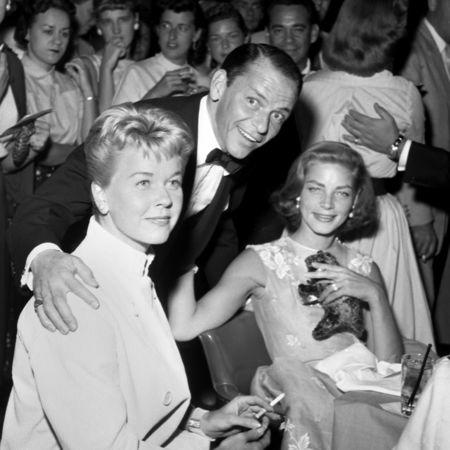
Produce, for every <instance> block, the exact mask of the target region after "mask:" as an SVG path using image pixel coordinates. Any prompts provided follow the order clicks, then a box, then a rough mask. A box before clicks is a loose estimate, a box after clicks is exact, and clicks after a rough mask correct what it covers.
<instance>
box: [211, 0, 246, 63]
mask: <svg viewBox="0 0 450 450" xmlns="http://www.w3.org/2000/svg"><path fill="white" fill-rule="evenodd" d="M206 25H207V28H206V30H207V33H206V36H207V38H206V39H207V40H206V42H207V46H208V51H209V66H210V69H215V68H216V67H217V66H220V65H221V64H222V63H223V61H224V59H225V58H226V57H227V55H228V54H229V53H230V52H232V51H233V50H234V49H235V48H236V47H239V46H240V45H242V44H244V43H245V42H246V39H247V29H246V27H245V23H244V19H243V18H242V16H241V15H240V14H239V13H238V12H237V10H236V9H234V8H233V6H231V5H230V4H228V3H219V4H218V5H216V6H213V7H211V8H210V9H209V10H208V12H207V14H206Z"/></svg>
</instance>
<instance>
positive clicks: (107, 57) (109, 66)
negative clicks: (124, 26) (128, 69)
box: [100, 37, 127, 72]
mask: <svg viewBox="0 0 450 450" xmlns="http://www.w3.org/2000/svg"><path fill="white" fill-rule="evenodd" d="M126 52H127V49H126V48H125V46H124V45H123V41H122V39H121V38H120V37H119V38H118V37H115V38H112V39H111V40H110V41H109V42H108V43H106V44H105V47H104V50H103V57H102V64H101V67H100V71H102V70H107V71H109V72H112V71H113V70H114V69H115V68H116V66H117V63H118V62H119V59H120V58H123V57H124V56H125V54H126Z"/></svg>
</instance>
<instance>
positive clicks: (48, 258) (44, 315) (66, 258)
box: [30, 249, 99, 334]
mask: <svg viewBox="0 0 450 450" xmlns="http://www.w3.org/2000/svg"><path fill="white" fill-rule="evenodd" d="M30 269H31V272H32V273H33V292H34V297H35V299H36V300H37V299H39V300H42V302H43V305H42V306H39V307H38V308H36V312H37V314H38V317H39V320H40V321H41V323H42V325H43V326H44V327H45V328H47V329H48V330H50V331H55V330H56V329H58V330H59V331H60V332H61V333H63V334H66V333H68V332H69V330H70V331H75V330H76V329H77V326H78V325H77V321H76V319H75V317H74V316H73V314H72V311H71V310H70V308H69V307H68V305H67V299H66V295H67V293H68V292H72V293H74V294H75V295H77V296H78V297H80V298H81V299H82V300H83V301H85V302H86V303H87V304H88V305H90V306H92V307H93V308H98V306H99V303H98V300H97V298H96V297H95V296H94V295H93V294H92V293H91V292H90V291H89V290H88V289H87V288H86V286H85V285H84V284H83V283H85V284H87V285H88V286H91V287H93V288H96V287H98V283H97V281H96V280H95V278H94V275H93V274H92V272H91V270H90V269H89V267H87V266H86V265H85V264H84V263H83V261H81V259H79V258H77V257H76V256H72V255H69V254H67V253H63V252H61V251H59V250H55V249H51V250H45V251H44V252H42V253H40V254H39V255H37V256H36V257H35V258H34V259H33V261H32V263H31V265H30Z"/></svg>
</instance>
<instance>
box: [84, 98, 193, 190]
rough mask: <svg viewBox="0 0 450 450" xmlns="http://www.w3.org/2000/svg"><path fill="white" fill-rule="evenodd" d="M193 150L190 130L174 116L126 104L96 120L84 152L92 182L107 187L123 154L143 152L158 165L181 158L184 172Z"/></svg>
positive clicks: (110, 110)
mask: <svg viewBox="0 0 450 450" xmlns="http://www.w3.org/2000/svg"><path fill="white" fill-rule="evenodd" d="M193 147H194V141H193V138H192V135H191V132H190V130H189V128H188V126H187V125H186V124H185V123H184V122H183V120H181V118H180V117H178V116H177V115H176V114H175V113H173V112H170V111H166V110H164V109H161V108H149V107H148V106H142V105H134V104H132V103H124V104H123V105H119V106H114V107H112V108H109V109H107V110H106V111H105V112H103V114H101V115H100V116H99V117H98V118H97V120H96V121H95V122H94V125H93V126H92V128H91V130H90V132H89V135H88V137H87V139H86V142H85V144H84V151H85V154H86V165H87V172H88V176H89V179H90V181H92V182H94V183H96V184H98V185H99V186H101V187H106V186H108V184H109V183H110V181H111V177H112V175H113V173H114V168H115V163H116V156H117V155H118V154H119V153H120V152H123V151H130V150H134V151H143V152H144V154H147V155H148V154H152V155H153V156H155V157H156V158H157V160H158V161H159V160H161V158H165V159H170V158H173V157H180V158H181V160H182V166H183V168H184V167H185V166H186V163H187V160H188V158H189V155H190V153H191V151H192V149H193Z"/></svg>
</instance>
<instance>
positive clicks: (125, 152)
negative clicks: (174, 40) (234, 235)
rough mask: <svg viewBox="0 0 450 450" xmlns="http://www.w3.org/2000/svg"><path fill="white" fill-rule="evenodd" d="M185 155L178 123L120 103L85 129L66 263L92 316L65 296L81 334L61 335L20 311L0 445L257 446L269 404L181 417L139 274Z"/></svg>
mask: <svg viewBox="0 0 450 450" xmlns="http://www.w3.org/2000/svg"><path fill="white" fill-rule="evenodd" d="M192 147H193V140H192V137H191V135H190V133H189V131H188V128H187V126H186V125H185V124H184V123H183V122H182V121H181V120H180V119H179V118H177V117H176V116H175V115H173V114H171V113H168V112H166V111H163V110H160V109H144V108H138V107H133V106H132V105H124V106H120V107H116V108H111V109H109V110H107V111H105V113H104V114H103V115H101V116H100V117H99V119H98V120H97V121H96V122H95V124H94V126H93V128H92V130H91V132H90V134H89V136H88V138H87V140H86V143H85V152H86V160H87V170H88V173H89V177H90V179H91V192H92V196H93V199H94V202H95V208H96V212H95V214H94V217H92V218H91V221H90V223H89V228H88V231H87V235H86V238H85V239H84V241H83V242H82V243H81V244H80V246H79V247H78V248H77V249H76V250H75V252H74V254H75V255H77V256H79V257H81V258H83V260H85V261H89V264H90V267H91V269H92V271H93V273H94V276H95V277H96V279H97V280H98V282H99V287H98V289H96V292H95V293H96V295H97V297H98V299H99V300H100V303H101V307H100V308H99V310H98V311H97V312H96V313H95V314H92V311H91V310H90V308H89V307H87V306H86V305H85V304H82V302H80V301H79V300H77V299H76V297H75V295H74V294H69V297H68V300H69V302H70V304H71V307H72V308H73V310H74V311H76V313H77V315H78V317H79V324H80V326H79V330H78V332H77V333H74V334H72V335H70V336H64V335H61V334H60V333H50V332H48V331H47V330H45V329H44V328H43V327H42V326H41V325H40V322H39V319H38V317H37V315H36V313H35V311H34V309H35V308H37V307H38V306H39V305H40V304H41V303H42V302H40V301H39V300H34V299H32V300H30V301H29V302H28V304H27V305H26V306H25V309H24V310H23V312H22V314H21V316H20V318H19V322H18V338H17V342H16V349H15V354H14V368H13V380H14V386H13V390H12V392H11V396H10V401H9V404H8V408H7V412H6V417H5V422H4V427H3V435H2V448H14V449H34V448H35V449H49V448H73V449H94V448H104V449H118V450H119V449H120V450H123V449H131V448H133V449H136V448H140V449H156V448H162V447H164V448H172V449H177V450H178V449H209V448H210V439H209V438H220V437H224V436H228V435H231V434H233V436H230V437H227V438H225V439H224V440H223V442H222V443H221V444H220V445H219V447H218V448H220V449H235V448H237V449H239V448H243V447H244V444H245V443H246V442H248V441H254V444H255V448H257V449H262V448H264V447H265V446H267V444H268V440H269V433H266V427H267V422H268V421H267V420H264V421H263V424H262V425H261V424H260V423H259V422H258V421H257V420H255V419H254V417H253V412H255V411H258V410H260V409H261V408H262V407H264V408H267V407H269V408H270V406H269V405H267V404H266V402H264V401H262V400H260V399H258V398H257V397H254V396H247V397H237V398H236V399H234V400H233V401H232V402H230V403H229V404H227V405H226V406H225V407H223V408H222V409H221V410H219V411H218V412H205V411H203V410H199V409H195V410H194V411H193V412H191V411H189V403H190V394H189V388H188V384H187V379H186V374H185V371H184V367H183V363H182V361H181V357H180V355H179V353H178V350H177V347H176V345H175V341H174V339H173V336H172V334H171V331H170V327H169V324H168V322H167V318H166V316H165V314H164V312H163V309H162V307H161V304H160V303H159V300H158V298H157V296H156V293H155V290H154V288H153V283H152V280H151V279H150V278H149V276H148V268H149V265H150V264H151V261H152V259H153V249H152V246H153V245H157V244H161V243H163V242H165V241H166V240H167V238H168V236H169V233H170V231H171V230H172V228H173V227H174V225H175V223H176V221H177V219H178V216H179V214H180V211H181V208H182V198H183V193H182V188H181V183H182V177H183V172H184V168H185V165H186V162H187V159H188V156H189V154H190V151H191V150H192ZM33 300H34V301H33ZM270 409H271V408H270ZM184 422H187V427H188V429H191V430H192V432H189V431H183V430H182V428H183V423H184ZM242 429H244V430H246V431H244V432H239V430H242Z"/></svg>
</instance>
